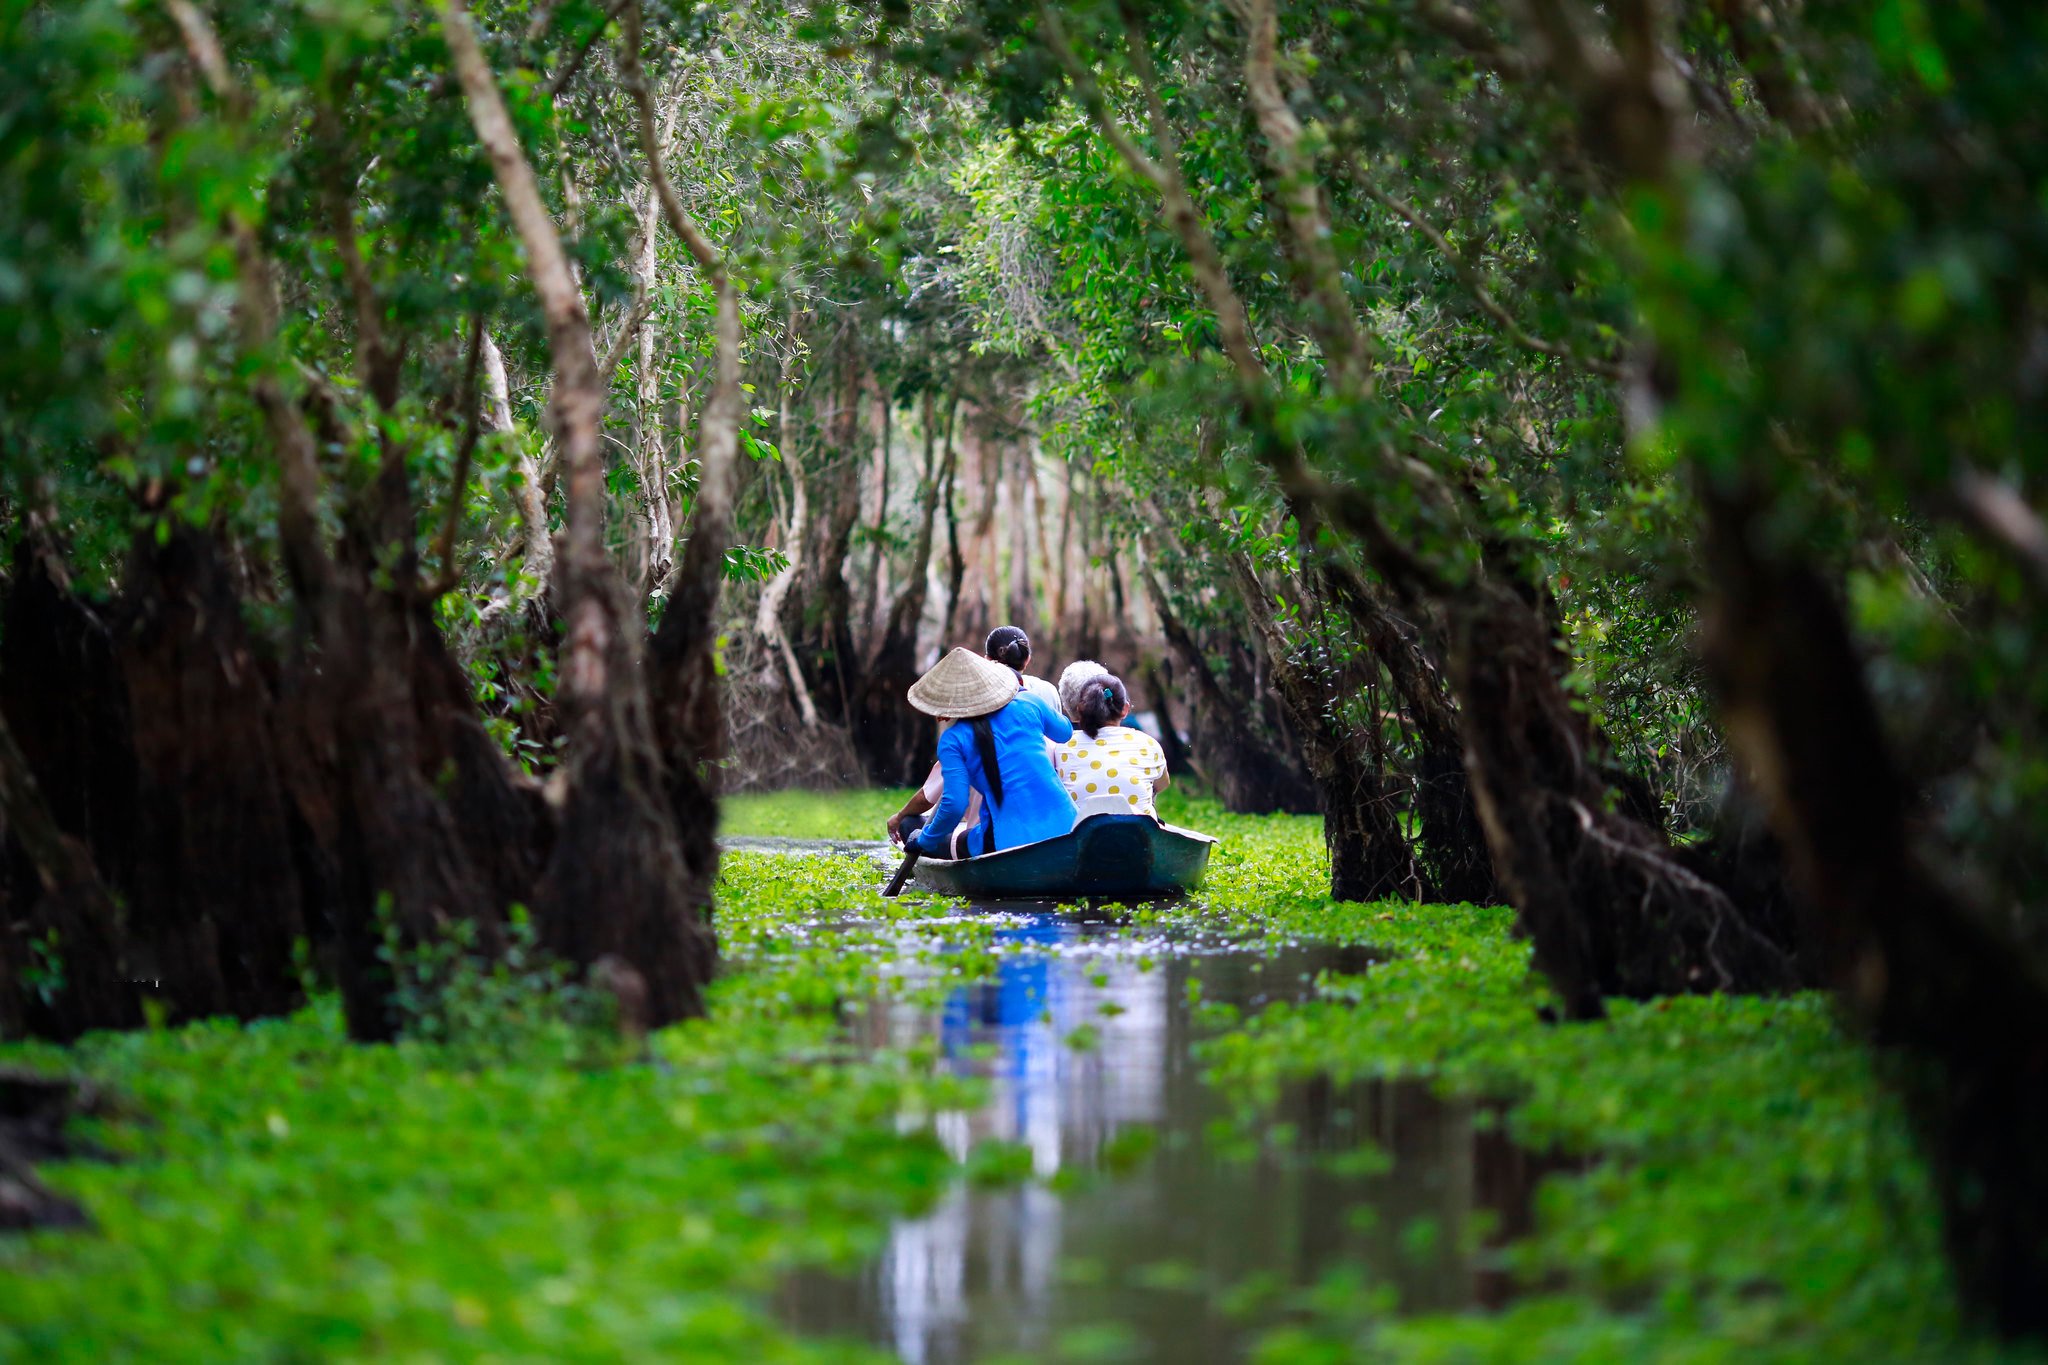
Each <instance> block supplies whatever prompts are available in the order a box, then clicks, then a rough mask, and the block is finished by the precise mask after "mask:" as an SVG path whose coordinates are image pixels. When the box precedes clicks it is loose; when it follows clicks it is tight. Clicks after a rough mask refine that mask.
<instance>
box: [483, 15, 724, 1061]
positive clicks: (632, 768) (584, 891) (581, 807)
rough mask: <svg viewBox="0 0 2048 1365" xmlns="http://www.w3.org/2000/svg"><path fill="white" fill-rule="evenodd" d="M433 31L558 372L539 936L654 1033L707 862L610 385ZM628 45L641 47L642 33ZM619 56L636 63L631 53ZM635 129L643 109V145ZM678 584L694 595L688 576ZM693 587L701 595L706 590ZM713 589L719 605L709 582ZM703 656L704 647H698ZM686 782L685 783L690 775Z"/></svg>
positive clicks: (691, 949) (546, 245)
mask: <svg viewBox="0 0 2048 1365" xmlns="http://www.w3.org/2000/svg"><path fill="white" fill-rule="evenodd" d="M443 32H444V34H445V35H446V37H447V41H448V47H449V52H450V55H451V57H452V58H453V60H454V65H455V69H456V74H457V77H458V78H459V80H460V82H461V85H462V89H463V94H464V96H465V97H466V99H467V101H468V105H469V111H470V120H471V122H472V123H473V124H474V125H475V127H476V131H477V137H478V140H479V141H480V142H481V143H482V144H483V146H484V149H485V151H486V152H487V153H488V154H489V156H490V160H491V166H492V170H493V171H494V172H495V174H496V177H497V180H498V186H499V190H500V191H501V192H502V193H503V195H504V198H505V205H506V209H507V212H508V213H509V215H510V217H511V219H512V223H513V226H514V228H515V229H516V230H517V232H518V234H519V238H520V242H521V244H522V246H523V247H524V249H525V254H526V260H527V266H528V270H529V272H530V275H531V278H532V281H533V285H534V290H535V292H536V293H537V294H538V295H539V297H540V302H541V309H542V312H543V315H544V316H545V317H546V320H547V326H548V343H549V350H550V353H551V355H552V357H553V362H554V371H555V386H554V397H553V401H552V408H553V413H552V416H553V421H554V424H555V427H556V430H557V432H558V433H559V434H560V437H561V442H562V459H563V466H564V471H565V476H566V477H565V487H566V494H567V517H566V524H565V527H564V533H563V544H562V557H561V565H560V567H561V572H562V591H561V601H562V608H563V616H564V618H565V620H566V623H567V628H568V629H567V639H566V641H565V643H564V661H563V665H562V670H561V683H560V691H561V699H562V703H561V704H562V709H563V712H564V717H565V721H566V729H567V732H568V735H569V741H570V751H569V756H568V758H567V760H566V763H565V765H564V767H565V777H566V783H565V786H566V792H565V794H564V797H563V800H562V809H561V817H560V830H559V834H558V837H557V839H556V842H555V847H554V852H553V855H552V856H551V858H550V859H549V862H548V867H547V871H546V873H545V875H544V876H543V878H542V880H541V885H540V889H539V894H538V895H537V897H536V899H537V901H538V902H539V905H540V909H541V912H542V913H541V914H540V916H539V922H540V927H541V932H542V937H543V941H544V942H545V943H546V944H547V946H548V947H549V948H550V949H551V950H552V951H554V952H555V953H557V954H559V955H561V956H562V957H564V958H566V959H568V960H569V961H572V962H575V963H577V964H579V965H582V966H585V967H588V966H589V965H591V964H593V963H595V962H596V961H597V960H598V959H599V958H601V957H604V956H606V955H614V956H617V957H619V958H621V959H622V960H623V961H624V962H625V963H626V964H627V965H628V966H630V967H631V968H633V969H634V970H635V971H637V972H638V973H639V974H640V975H641V977H642V978H643V979H644V980H645V981H646V983H647V988H648V1001H647V1014H648V1022H649V1023H650V1024H652V1025H660V1024H663V1023H666V1022H669V1021H671V1020H674V1019H677V1018H680V1017H683V1016H685V1015H690V1014H695V1013H698V1012H700V1011H701V1009H702V994H701V990H702V986H703V983H704V982H705V981H706V980H707V979H708V978H709V975H710V970H711V965H712V959H713V955H714V946H713V943H712V939H711V936H710V931H709V929H708V927H707V926H706V924H705V922H704V921H703V920H702V919H701V918H700V917H699V910H700V908H701V907H702V906H703V905H705V904H707V903H708V898H709V889H710V880H711V877H712V875H714V872H715V868H714V867H710V866H706V865H705V863H704V862H701V861H697V860H692V859H690V858H688V857H687V856H686V853H685V844H684V833H685V831H682V830H679V828H678V823H677V817H678V813H677V809H676V805H675V803H674V800H673V796H672V793H671V792H670V791H669V779H670V777H671V775H672V774H671V773H670V771H668V767H667V765H665V764H664V763H663V761H662V754H661V752H660V751H659V749H658V748H657V741H656V736H655V720H654V716H653V705H652V702H651V700H650V698H649V696H648V688H647V681H646V678H645V677H644V675H643V673H642V671H641V658H640V655H641V649H640V639H641V635H642V631H641V629H640V628H639V626H638V625H637V623H633V622H631V621H630V619H629V618H630V612H629V609H628V607H627V605H626V603H625V601H624V593H623V591H622V585H621V584H620V583H619V582H618V581H617V576H616V574H615V573H614V572H613V570H612V566H611V564H610V561H609V559H608V557H607V556H606V553H605V547H604V515H605V484H604V456H603V446H602V436H601V433H600V430H599V425H600V422H601V421H602V418H603V414H604V406H605V388H604V384H603V381H602V378H601V376H600V375H599V374H598V370H597V357H596V352H595V350H594V349H593V343H592V339H591V331H590V320H589V317H588V315H587V314H586V313H585V311H584V305H583V296H582V292H581V291H580V290H579V289H578V288H577V286H576V281H575V278H574V276H573V275H572V274H571V273H570V269H569V261H568V257H567V255H566V253H564V251H563V249H562V242H561V238H560V236H559V235H558V234H557V232H556V230H555V225H554V222H553V220H552V219H551V218H550V217H549V215H548V211H547V206H546V204H545V203H544V202H543V201H542V199H541V195H540V188H539V186H538V185H537V184H536V183H535V181H534V176H533V169H532V167H531V166H530V165H529V164H528V163H527V160H526V154H525V152H524V150H523V149H522V148H521V147H520V145H519V139H518V135H517V133H516V132H515V131H514V129H513V127H512V122H511V119H510V117H509V116H508V115H507V113H506V110H505V105H504V101H503V98H502V97H501V96H500V95H499V93H498V88H497V82H496V78H495V77H494V76H493V75H492V73H491V69H490V67H489V65H488V63H487V62H486V61H485V58H484V54H483V50H482V48H481V47H480V45H479V44H478V41H477V38H476V34H475V31H474V30H473V29H472V28H471V26H470V23H469V19H468V16H467V14H466V13H465V12H464V8H463V3H462V0H449V5H448V9H447V13H446V16H445V22H444V24H443ZM633 36H634V38H635V39H637V37H638V34H637V31H635V33H634V35H633ZM630 47H631V50H632V52H633V53H634V56H635V59H636V60H637V53H638V49H637V45H630ZM646 123H647V118H646V111H645V110H644V108H643V110H642V124H643V137H646V136H647V130H646V128H645V126H644V125H646ZM652 170H653V168H650V171H652ZM658 188H659V185H658V184H657V189H658ZM665 198H666V196H665ZM664 207H666V205H665V206H664ZM707 434H708V433H707ZM713 460H714V457H713V456H712V454H711V453H710V452H709V451H708V449H707V451H706V455H705V469H706V483H707V484H708V485H709V486H710V493H709V506H710V511H709V513H708V520H710V521H711V523H712V525H711V527H710V528H708V529H710V531H711V534H710V535H709V536H706V535H705V531H706V529H707V528H705V527H703V526H702V525H701V523H702V521H704V520H706V519H707V515H706V509H705V508H704V507H700V509H699V516H700V528H699V532H698V536H696V537H693V542H694V541H696V540H698V539H709V540H712V541H714V542H716V543H717V544H718V546H719V552H720V556H721V557H722V550H723V537H722V536H720V535H718V534H717V530H718V525H719V523H718V518H720V517H722V516H724V515H729V509H728V508H724V507H721V506H719V504H718V499H719V498H720V496H721V494H722V493H723V491H724V490H723V486H722V480H723V479H725V478H729V472H728V471H729V469H730V462H729V460H728V462H727V467H726V469H725V470H719V469H716V468H715V467H714V464H713ZM691 548H692V550H693V551H695V550H696V549H697V546H696V545H695V544H694V543H693V545H692V547H691ZM701 558H702V553H701V552H700V553H698V554H690V555H686V557H685V565H684V568H683V570H682V573H683V576H684V578H685V579H686V580H688V578H689V575H690V572H691V567H692V566H691V563H690V561H691V560H692V559H701ZM713 581H714V582H715V578H714V580H713ZM684 586H692V585H690V584H688V583H687V581H686V584H685V585H684ZM695 586H697V589H698V592H699V594H700V597H701V594H702V588H701V585H695ZM680 590H682V589H681V588H679V591H680ZM710 591H711V593H712V595H713V596H714V598H715V592H716V589H715V587H713V588H712V589H711V590H710ZM670 610H674V598H673V596H672V597H671V605H670ZM708 646H709V642H708V641H707V642H705V643H704V646H703V647H704V648H708ZM687 725H688V722H687V721H686V722H685V729H686V730H687ZM713 743H714V744H715V743H716V741H715V740H714V741H713ZM684 776H686V777H688V778H691V779H694V778H695V777H696V774H695V773H690V772H686V773H685V774H684ZM688 814H689V815H690V816H692V817H694V818H696V819H697V820H700V821H701V822H702V823H701V826H700V827H697V828H692V829H690V830H689V831H687V832H688V833H689V834H690V835H692V836H693V837H694V839H695V841H696V842H698V843H699V844H702V845H710V846H711V847H713V848H714V849H715V845H712V844H711V838H712V829H713V828H714V827H715V825H714V822H715V809H713V808H712V807H711V802H710V801H709V800H708V799H706V800H703V801H701V802H699V803H697V804H696V805H695V806H694V807H693V808H692V809H691V810H690V811H689V812H688ZM712 856H713V857H714V858H715V852H714V853H713V855H712Z"/></svg>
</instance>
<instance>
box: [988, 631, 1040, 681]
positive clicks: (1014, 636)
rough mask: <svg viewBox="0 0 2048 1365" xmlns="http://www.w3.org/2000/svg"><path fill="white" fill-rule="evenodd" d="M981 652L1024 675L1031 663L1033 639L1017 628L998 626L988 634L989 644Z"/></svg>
mask: <svg viewBox="0 0 2048 1365" xmlns="http://www.w3.org/2000/svg"><path fill="white" fill-rule="evenodd" d="M981 652H982V653H984V654H986V655H988V657H989V658H991V659H994V660H995V661H996V662H997V663H999V664H1002V665H1004V666H1005V667H1007V668H1014V669H1016V670H1017V671H1018V672H1019V673H1022V672H1023V671H1024V665H1026V664H1028V663H1030V662H1031V637H1030V636H1029V635H1026V634H1025V633H1024V632H1023V631H1022V630H1019V629H1018V628H1017V627H1016V626H997V627H996V628H995V629H994V630H992V631H990V632H989V633H988V643H987V644H985V645H983V646H982V650H981Z"/></svg>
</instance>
